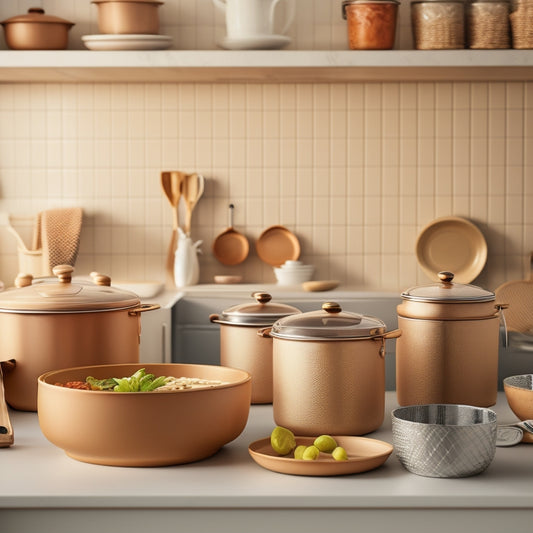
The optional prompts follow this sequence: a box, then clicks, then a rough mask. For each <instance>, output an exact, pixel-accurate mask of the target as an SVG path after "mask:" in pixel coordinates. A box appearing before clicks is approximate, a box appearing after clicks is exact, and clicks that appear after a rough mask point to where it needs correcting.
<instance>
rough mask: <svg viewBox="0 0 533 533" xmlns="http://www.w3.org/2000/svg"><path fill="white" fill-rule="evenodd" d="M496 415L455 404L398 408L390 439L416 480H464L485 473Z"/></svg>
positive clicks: (491, 452)
mask: <svg viewBox="0 0 533 533" xmlns="http://www.w3.org/2000/svg"><path fill="white" fill-rule="evenodd" d="M496 434H497V424H496V413H495V412H494V411H491V410H490V409H485V408H481V407H473V406H469V405H457V404H426V405H411V406H407V407H400V408H398V409H395V410H394V411H393V412H392V437H393V444H394V448H395V450H396V455H397V457H398V459H399V460H400V462H401V463H402V465H403V466H404V467H405V468H406V469H407V470H409V471H410V472H412V473H413V474H417V475H419V476H427V477H449V478H451V477H467V476H473V475H475V474H479V473H481V472H483V470H485V469H486V468H487V467H488V466H489V465H490V463H491V462H492V460H493V458H494V454H495V452H496Z"/></svg>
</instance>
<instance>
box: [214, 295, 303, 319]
mask: <svg viewBox="0 0 533 533" xmlns="http://www.w3.org/2000/svg"><path fill="white" fill-rule="evenodd" d="M252 298H254V300H255V301H254V302H252V303H245V304H238V305H234V306H232V307H229V308H228V309H226V310H225V311H223V312H222V313H221V315H220V317H218V318H217V319H215V320H213V322H218V323H220V324H231V325H235V326H271V325H272V324H273V323H274V322H276V320H278V319H280V318H282V317H286V316H292V315H295V314H301V311H300V310H299V309H297V308H296V307H293V306H292V305H287V304H283V303H276V302H271V299H272V296H271V295H270V294H267V293H266V292H254V293H253V294H252Z"/></svg>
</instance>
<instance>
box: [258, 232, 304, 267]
mask: <svg viewBox="0 0 533 533" xmlns="http://www.w3.org/2000/svg"><path fill="white" fill-rule="evenodd" d="M255 249H256V251H257V255H258V256H259V259H261V261H264V262H265V263H267V264H269V265H271V266H280V265H282V264H283V263H285V261H287V260H290V261H296V259H298V257H300V242H299V241H298V238H297V237H296V235H294V233H292V232H291V231H289V230H288V229H287V228H286V227H284V226H270V227H269V228H267V229H266V230H265V231H263V233H261V235H260V236H259V239H257V242H256V243H255Z"/></svg>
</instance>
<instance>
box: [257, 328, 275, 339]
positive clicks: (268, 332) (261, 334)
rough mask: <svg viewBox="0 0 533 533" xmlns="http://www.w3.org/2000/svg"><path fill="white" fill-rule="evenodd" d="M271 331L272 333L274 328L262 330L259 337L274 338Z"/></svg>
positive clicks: (259, 331) (258, 332)
mask: <svg viewBox="0 0 533 533" xmlns="http://www.w3.org/2000/svg"><path fill="white" fill-rule="evenodd" d="M271 331H272V328H261V329H260V330H258V331H257V334H258V335H259V337H263V338H266V339H268V338H270V337H272V335H270V332H271Z"/></svg>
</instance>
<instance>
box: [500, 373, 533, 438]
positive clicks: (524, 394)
mask: <svg viewBox="0 0 533 533" xmlns="http://www.w3.org/2000/svg"><path fill="white" fill-rule="evenodd" d="M503 389H504V391H505V396H506V397H507V403H508V404H509V407H510V408H511V411H513V413H514V414H515V415H516V416H517V417H518V418H519V419H520V420H531V419H533V374H520V375H517V376H509V377H507V378H505V379H504V380H503ZM522 442H533V435H530V434H529V433H526V432H524V438H523V439H522Z"/></svg>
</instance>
